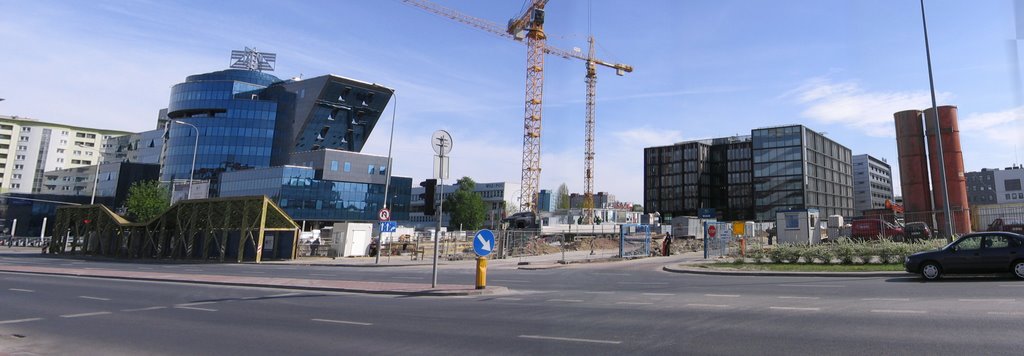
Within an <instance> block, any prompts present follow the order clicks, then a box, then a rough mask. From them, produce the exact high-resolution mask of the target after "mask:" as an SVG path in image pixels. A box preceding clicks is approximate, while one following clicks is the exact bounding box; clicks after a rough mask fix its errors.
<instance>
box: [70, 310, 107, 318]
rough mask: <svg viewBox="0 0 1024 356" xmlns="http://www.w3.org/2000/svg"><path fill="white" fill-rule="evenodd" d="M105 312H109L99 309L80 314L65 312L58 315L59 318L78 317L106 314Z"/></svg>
mask: <svg viewBox="0 0 1024 356" xmlns="http://www.w3.org/2000/svg"><path fill="white" fill-rule="evenodd" d="M106 314H110V312H106V311H101V312H93V313H82V314H66V315H61V316H60V317H61V318H80V317H83V316H94V315H106Z"/></svg>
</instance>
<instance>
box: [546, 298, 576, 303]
mask: <svg viewBox="0 0 1024 356" xmlns="http://www.w3.org/2000/svg"><path fill="white" fill-rule="evenodd" d="M547 301H549V302H565V303H582V302H583V300H582V299H548V300H547Z"/></svg>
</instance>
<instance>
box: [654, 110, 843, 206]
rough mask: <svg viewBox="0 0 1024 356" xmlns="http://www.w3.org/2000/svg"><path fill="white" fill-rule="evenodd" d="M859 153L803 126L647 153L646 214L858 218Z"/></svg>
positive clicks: (717, 139) (756, 130)
mask: <svg viewBox="0 0 1024 356" xmlns="http://www.w3.org/2000/svg"><path fill="white" fill-rule="evenodd" d="M851 161H852V154H851V152H850V150H849V149H848V148H846V147H845V146H843V145H840V144H838V143H836V142H835V141H832V140H831V139H829V138H828V137H825V136H824V135H821V134H819V133H817V132H814V131H813V130H810V129H808V128H806V127H804V126H802V125H791V126H780V127H770V128H760V129H754V130H752V131H751V135H750V136H734V137H722V138H715V139H706V140H698V141H688V142H681V143H677V144H674V145H671V146H660V147H648V148H645V149H644V212H645V213H660V214H661V217H662V220H663V221H669V220H670V219H671V218H672V217H673V216H696V215H697V212H698V209H702V208H713V209H715V210H716V214H717V217H718V218H719V219H722V220H758V221H773V220H775V213H776V212H778V211H782V210H794V209H817V210H818V211H819V212H820V214H822V216H828V215H842V216H845V217H852V216H853V215H854V210H853V174H852V165H851Z"/></svg>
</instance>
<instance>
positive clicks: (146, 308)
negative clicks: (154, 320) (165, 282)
mask: <svg viewBox="0 0 1024 356" xmlns="http://www.w3.org/2000/svg"><path fill="white" fill-rule="evenodd" d="M159 309H167V307H163V306H160V307H145V308H135V309H121V311H123V312H128V313H131V312H137V311H147V310H159Z"/></svg>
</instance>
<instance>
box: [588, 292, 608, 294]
mask: <svg viewBox="0 0 1024 356" xmlns="http://www.w3.org/2000/svg"><path fill="white" fill-rule="evenodd" d="M583 294H615V292H583Z"/></svg>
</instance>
